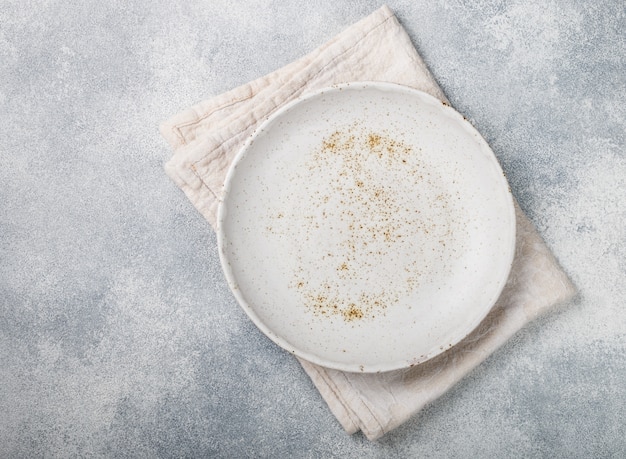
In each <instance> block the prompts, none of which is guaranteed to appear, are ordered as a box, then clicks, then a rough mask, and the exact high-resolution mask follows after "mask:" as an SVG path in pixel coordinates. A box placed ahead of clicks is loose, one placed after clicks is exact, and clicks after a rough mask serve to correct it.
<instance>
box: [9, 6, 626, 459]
mask: <svg viewBox="0 0 626 459" xmlns="http://www.w3.org/2000/svg"><path fill="white" fill-rule="evenodd" d="M178 3H179V2H170V1H162V0H160V1H154V2H147V1H146V2H134V1H130V2H129V1H117V2H107V1H94V0H90V1H84V2H73V1H69V0H59V1H40V2H37V1H20V2H17V1H6V0H1V1H0V166H1V167H0V372H1V373H0V456H2V457H37V456H43V457H73V456H92V455H93V456H108V457H130V456H134V457H172V456H176V457H182V456H185V457H192V456H195V457H200V456H203V457H212V456H222V457H252V456H267V457H289V456H292V455H293V456H295V457H329V456H341V457H393V456H398V457H416V456H423V457H511V456H524V457H568V458H569V457H624V456H625V455H626V428H625V419H626V354H625V351H626V349H625V348H626V312H625V307H626V305H625V300H626V282H625V278H626V275H625V274H626V230H625V222H626V210H625V207H626V204H625V203H626V183H625V180H626V151H625V147H626V139H625V132H626V97H625V91H626V43H625V30H626V15H625V14H626V13H625V8H626V7H625V5H624V2H623V0H604V1H593V2H579V1H576V0H555V1H550V0H548V1H533V2H529V1H522V0H518V1H489V2H488V1H460V0H457V1H455V0H439V1H426V0H421V1H417V2H412V1H398V2H392V3H390V6H391V7H392V9H394V11H395V12H396V13H397V15H398V17H399V19H400V20H401V22H402V24H403V25H404V26H405V27H406V29H407V30H408V32H409V34H410V35H411V38H412V39H413V41H414V43H415V45H416V46H417V48H418V50H419V51H420V52H421V54H422V56H423V57H424V59H425V61H426V63H427V64H428V66H429V67H430V69H431V70H432V71H433V73H434V75H435V76H436V78H437V80H438V81H439V83H440V84H441V85H442V87H443V89H444V91H445V92H446V94H447V95H448V96H449V98H450V99H451V101H452V102H453V104H454V106H455V107H456V108H457V109H458V110H459V111H461V112H462V113H463V114H464V115H465V116H467V117H468V118H469V119H470V120H471V121H472V122H473V123H474V124H475V126H476V127H477V128H478V129H479V130H480V131H481V132H482V134H483V135H484V136H485V137H486V138H487V140H488V141H490V143H491V145H492V147H493V149H494V151H495V152H496V154H497V156H498V157H499V158H500V160H501V162H502V165H503V167H504V169H505V170H506V173H507V175H508V177H509V179H510V181H511V187H512V189H513V192H514V194H515V195H516V196H517V197H518V198H519V200H520V203H521V205H522V207H523V208H524V210H525V211H526V212H527V213H528V215H529V216H530V218H531V219H532V220H533V222H534V223H535V224H536V225H537V227H538V229H539V231H540V232H541V234H542V235H543V236H544V237H545V239H546V240H547V242H548V244H549V245H550V246H551V247H552V249H553V250H554V252H555V254H556V256H557V258H558V259H559V260H560V262H561V263H562V265H563V267H564V268H565V270H566V271H567V272H568V273H569V274H570V276H571V277H572V279H573V280H574V282H575V283H576V285H577V286H578V287H579V289H580V292H581V293H580V297H579V298H578V299H577V300H575V301H574V302H573V303H571V304H569V305H567V307H564V308H561V309H560V310H558V311H556V312H554V313H552V314H550V315H548V316H547V317H544V318H542V319H540V320H538V321H537V322H535V323H533V324H532V325H531V326H529V327H527V328H525V329H524V330H522V331H521V332H520V333H518V334H517V335H516V336H515V338H514V339H513V340H511V341H510V342H509V343H508V344H507V345H506V346H504V348H502V349H501V350H499V351H498V352H497V353H496V354H494V355H493V356H492V357H491V358H490V359H489V360H488V361H486V362H485V363H484V364H483V365H482V366H481V367H479V368H478V369H477V370H476V371H474V372H473V373H472V374H471V375H470V376H469V377H468V378H466V379H465V380H464V381H463V382H462V383H460V384H459V385H457V386H456V387H455V388H454V389H453V390H452V391H451V392H450V393H448V394H447V395H445V396H444V397H443V398H441V399H440V400H438V401H436V402H435V403H433V404H432V405H431V406H429V407H428V408H427V409H425V410H424V411H423V412H421V413H420V414H418V415H417V416H416V417H415V418H414V419H413V420H412V421H410V422H408V423H407V424H406V425H404V426H402V427H401V428H399V429H398V430H396V431H394V432H392V433H391V434H389V435H387V436H386V437H384V438H383V439H382V440H380V441H379V442H376V443H371V442H368V441H367V440H366V439H365V438H364V437H363V436H362V435H360V434H358V435H355V436H348V435H346V434H345V433H344V432H343V431H342V430H341V428H340V426H339V425H338V423H337V422H336V420H335V419H334V418H333V416H332V415H331V414H330V412H329V410H328V408H327V407H326V405H325V403H324V401H323V400H322V399H321V398H320V396H319V394H318V393H317V392H316V390H315V389H314V387H313V386H312V384H311V382H310V381H309V379H308V377H307V376H306V375H305V374H304V373H303V371H302V369H301V368H300V367H299V365H298V364H297V363H296V361H295V360H294V359H293V358H291V357H290V356H288V355H286V354H285V353H284V352H283V351H281V350H280V349H278V348H277V347H276V346H275V345H273V344H272V343H271V342H269V340H268V339H266V338H265V337H264V336H263V335H262V334H261V333H260V332H259V331H257V329H256V328H255V327H254V326H253V325H252V324H251V323H250V322H249V321H248V320H247V318H246V317H245V316H244V313H243V312H242V311H241V309H240V308H239V307H238V305H237V304H236V302H235V300H234V299H233V297H232V296H231V294H230V292H229V290H228V288H227V285H226V283H225V281H224V278H223V277H222V274H221V270H220V267H219V261H218V256H217V252H216V242H215V237H214V235H213V233H212V232H211V230H210V228H209V225H208V224H207V223H206V222H205V221H204V220H203V219H202V217H201V216H200V215H199V214H198V212H197V211H196V210H195V209H194V208H193V207H192V205H191V204H190V203H189V202H188V200H187V199H186V197H185V196H184V195H183V193H182V192H181V191H180V190H179V189H178V188H177V187H176V186H175V185H174V184H173V183H172V182H171V181H170V180H169V179H168V178H167V177H166V175H165V173H164V172H163V163H164V162H165V161H166V160H167V159H168V157H169V154H170V152H169V148H168V147H167V146H166V144H165V142H164V141H163V140H162V139H161V138H160V136H159V134H158V130H157V127H158V124H159V122H161V121H162V120H164V119H166V118H168V117H169V116H170V115H172V114H174V113H176V112H178V111H179V110H181V109H183V108H185V107H187V106H188V105H190V104H192V103H195V102H198V101H199V100H202V99H204V98H207V97H209V96H211V95H214V94H218V93H220V92H222V91H225V90H227V89H230V88H232V87H234V86H236V85H239V84H241V83H244V82H246V81H248V80H250V79H253V78H256V77H259V76H261V75H263V74H265V73H267V72H270V71H272V70H274V69H276V68H278V67H280V66H282V65H284V64H286V63H288V62H290V61H291V60H293V59H295V58H297V57H299V56H301V55H303V54H304V53H306V52H308V51H310V50H312V49H313V48H315V47H316V46H318V45H320V44H322V43H324V42H325V41H326V40H328V39H330V38H331V37H332V36H334V35H335V34H336V33H338V32H339V31H341V30H342V29H344V28H345V27H346V26H348V25H350V24H351V23H353V22H355V21H357V20H358V19H360V18H361V17H363V16H365V15H366V14H369V13H370V12H372V11H373V10H374V9H376V8H378V7H379V6H380V4H379V3H377V2H373V1H368V2H356V1H349V2H342V1H337V0H327V1H323V0H315V1H307V2H289V3H288V2H277V1H246V2H243V1H240V2H230V1H214V2H209V1H197V0H192V1H187V2H180V4H178Z"/></svg>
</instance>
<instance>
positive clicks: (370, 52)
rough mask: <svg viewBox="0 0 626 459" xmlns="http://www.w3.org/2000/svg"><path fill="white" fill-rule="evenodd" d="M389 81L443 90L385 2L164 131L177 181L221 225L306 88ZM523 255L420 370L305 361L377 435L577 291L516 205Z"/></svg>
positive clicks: (354, 427) (352, 420)
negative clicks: (236, 165)
mask: <svg viewBox="0 0 626 459" xmlns="http://www.w3.org/2000/svg"><path fill="white" fill-rule="evenodd" d="M365 80H369V81H386V82H392V83H399V84H404V85H407V86H412V87H414V88H417V89H420V90H422V91H425V92H427V93H429V94H431V95H433V96H435V97H438V98H439V99H441V100H445V96H444V94H443V93H442V92H441V89H440V88H439V87H438V86H437V83H436V82H435V81H434V79H433V77H432V76H431V74H430V73H429V71H428V69H427V68H426V66H425V65H424V63H423V61H422V59H421V58H420V56H419V55H418V54H417V52H416V50H415V48H414V47H413V45H412V44H411V41H410V39H409V37H408V35H407V34H406V32H405V30H404V29H403V28H402V26H401V25H400V24H399V23H398V21H397V20H396V18H395V16H394V15H393V13H392V12H391V11H390V10H389V8H387V7H386V6H384V7H382V8H381V9H379V10H377V11H376V12H374V13H373V14H371V15H370V16H368V17H366V18H365V19H363V20H361V21H360V22H358V23H356V24H354V25H353V26H351V27H349V28H348V29H347V30H345V31H343V32H342V33H340V34H339V35H337V36H336V37H335V38H333V39H332V40H330V41H329V42H328V43H326V44H324V45H322V46H321V47H319V48H317V49H316V50H314V51H313V52H312V53H310V54H309V55H307V56H305V57H303V58H301V59H299V60H297V61H295V62H293V63H291V64H289V65H287V66H285V67H283V68H281V69H279V70H277V71H275V72H273V73H271V74H269V75H267V76H265V77H262V78H259V79H258V80H255V81H252V82H250V83H248V84H245V85H243V86H240V87H238V88H236V89H233V90H231V91H229V92H226V93H224V94H221V95H219V96H216V97H214V98H212V99H209V100H207V101H204V102H201V103H199V104H198V105H195V106H194V107H191V108H189V109H188V110H185V111H183V112H182V113H179V114H178V115H176V116H174V117H173V118H171V119H170V120H169V121H167V122H165V123H164V124H163V125H162V126H161V133H162V135H163V136H164V137H165V139H167V141H168V142H169V143H170V145H171V146H172V148H173V149H174V156H173V158H172V159H171V160H170V161H169V162H168V163H167V164H166V167H165V168H166V171H167V173H168V175H169V176H170V177H171V178H172V179H173V180H174V181H175V182H176V184H177V185H178V186H179V187H180V188H181V189H182V190H183V191H184V192H185V193H186V195H187V197H188V198H189V199H190V200H191V202H192V203H193V204H194V206H195V207H196V208H197V209H198V210H199V211H200V212H201V213H202V215H203V216H204V217H205V218H206V219H207V220H208V221H209V223H210V224H211V225H212V226H213V227H215V224H216V211H217V206H218V202H219V199H220V196H221V194H222V187H223V182H224V178H225V175H226V172H227V170H228V167H229V165H230V163H231V161H232V160H233V157H234V155H235V154H236V153H237V152H238V151H239V149H240V148H241V147H242V145H243V143H244V142H245V140H246V138H247V137H248V136H250V135H251V134H252V133H253V132H254V130H255V128H256V127H257V126H258V124H259V123H261V122H262V121H264V120H265V119H266V118H267V117H268V116H269V115H270V114H272V113H273V112H274V111H275V110H276V109H277V108H278V107H280V106H282V105H284V104H286V103H287V102H289V101H291V100H293V99H294V98H297V97H298V96H300V95H301V94H303V93H306V92H307V91H311V90H315V89H317V88H321V87H325V86H330V85H332V84H335V83H342V82H348V81H365ZM516 212H517V249H516V256H515V261H514V263H513V267H512V271H511V275H510V278H509V280H508V283H507V285H506V287H505V289H504V291H503V293H502V295H501V297H500V299H499V300H498V302H497V304H496V305H495V306H494V308H493V310H492V311H491V312H490V313H489V315H488V316H487V318H486V319H485V320H484V321H483V322H482V324H481V325H480V326H479V327H478V328H477V329H476V330H475V331H474V332H473V333H472V334H471V335H470V336H468V337H467V338H466V339H465V340H463V341H462V342H461V343H459V344H458V345H456V346H455V347H453V348H452V349H450V350H449V351H447V352H445V353H443V354H441V355H439V356H438V357H436V358H434V359H432V360H430V361H428V362H426V363H424V364H421V365H418V366H415V367H413V368H409V369H406V370H399V371H393V372H388V373H379V374H357V373H345V372H341V371H336V370H330V369H327V368H323V367H320V366H317V365H313V364H311V363H309V362H306V361H303V360H301V361H300V363H301V364H302V366H303V367H304V369H305V371H306V372H307V373H308V374H309V376H310V377H311V379H312V380H313V383H314V384H315V386H316V387H317V388H318V389H319V391H320V393H321V394H322V396H323V397H324V399H325V400H326V402H327V403H328V406H329V407H330V409H331V410H332V412H333V413H334V414H335V416H336V417H337V419H338V420H339V422H340V423H341V425H342V426H343V427H344V429H345V430H346V431H348V432H349V433H354V432H357V431H358V430H361V431H363V433H364V434H365V435H366V436H367V438H369V439H376V438H379V437H380V436H382V435H383V434H384V433H386V432H389V431H390V430H392V429H393V428H395V427H397V426H398V425H400V424H401V423H403V422H404V421H406V420H407V419H408V418H409V417H411V416H412V415H413V414H415V413H417V412H418V411H419V410H421V409H422V408H423V407H424V406H425V405H426V404H427V403H429V402H431V401H433V400H435V399H436V398H437V397H439V396H440V395H442V394H443V393H444V392H446V391H447V390H448V389H449V388H450V387H452V386H453V385H454V384H455V383H457V382H458V381H459V380H460V379H461V378H463V377H464V376H465V375H466V374H468V373H469V372H470V371H471V370H472V369H473V368H475V367H476V366H477V365H478V364H480V363H481V362H482V361H483V360H485V359H486V358H487V357H488V356H489V355H490V354H491V353H492V352H494V351H495V350H496V349H497V348H498V347H499V346H501V345H502V344H503V343H505V342H506V341H507V340H508V339H509V338H510V337H511V336H512V335H513V334H514V333H515V332H516V331H518V330H519V329H520V328H521V327H523V326H524V325H525V324H526V323H528V322H529V321H531V320H532V319H533V318H535V317H536V316H537V315H539V314H540V313H542V312H544V311H545V310H547V309H548V308H550V307H551V306H553V305H555V304H557V303H560V302H563V301H566V300H568V299H570V298H571V297H572V296H573V295H574V293H575V289H574V287H573V286H572V284H571V283H570V281H569V280H568V278H567V276H566V275H565V274H564V273H563V272H562V270H561V269H560V268H559V266H558V264H557V262H556V261H555V259H554V257H553V256H552V254H551V253H550V251H549V249H548V248H547V247H546V245H545V244H544V242H543V241H542V240H541V238H540V237H539V235H538V234H537V232H536V230H535V229H534V227H533V226H532V224H531V223H530V222H529V220H528V219H527V218H526V216H525V215H524V214H523V212H522V211H521V210H520V209H519V207H517V206H516Z"/></svg>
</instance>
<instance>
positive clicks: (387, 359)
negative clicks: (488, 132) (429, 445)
mask: <svg viewBox="0 0 626 459" xmlns="http://www.w3.org/2000/svg"><path fill="white" fill-rule="evenodd" d="M218 244H219V246H220V257H221V261H222V267H223V269H224V272H225V275H226V278H227V280H228V283H229V286H230V287H231V289H232V291H233V293H234V295H235V296H236V298H237V300H238V301H239V303H240V304H241V305H242V307H243V309H244V310H245V311H246V313H247V314H248V315H249V316H250V318H251V319H252V320H253V321H254V322H255V324H256V325H257V326H258V327H259V328H260V329H261V330H262V331H263V332H264V333H265V334H267V335H268V336H269V337H270V338H271V339H272V340H274V341H275V342H276V343H277V344H279V345H280V346H282V347H283V348H285V349H287V350H288V351H290V352H293V353H295V354H297V355H298V356H300V357H302V358H304V359H306V360H309V361H311V362H314V363H317V364H320V365H323V366H326V367H329V368H336V369H341V370H344V371H361V372H379V371H388V370H394V369H398V368H403V367H407V366H411V365H415V364H417V363H420V362H423V361H425V360H428V359H429V358H432V357H434V356H435V355H437V354H439V353H441V352H443V351H444V350H446V349H449V348H450V347H452V346H453V345H454V344H456V343H457V342H458V341H460V340H461V339H462V338H464V337H465V336H466V335H467V334H468V333H469V332H471V330H473V329H474V328H475V327H476V326H477V325H478V323H479V322H480V321H481V320H482V319H483V318H484V316H485V315H486V314H487V313H488V311H489V310H490V308H491V306H492V305H493V304H494V303H495V301H496V299H497V298H498V295H499V293H500V291H501V290H502V288H503V286H504V283H505V282H506V279H507V276H508V272H509V269H510V266H511V261H512V258H513V252H514V245H515V215H514V209H513V203H512V198H511V195H510V191H509V188H508V184H507V181H506V178H505V177H504V175H503V173H502V170H501V168H500V166H499V164H498V162H497V160H496V158H495V156H494V155H493V153H492V152H491V150H490V148H489V147H488V145H487V144H486V142H485V141H484V140H483V139H482V137H481V136H480V135H479V134H478V132H476V130H475V129H473V128H472V126H471V125H470V124H469V123H468V122H467V121H466V120H464V119H463V117H462V116H461V115H459V114H458V113H457V112H456V111H455V110H453V109H452V108H450V107H448V106H446V105H445V104H442V102H441V101H439V100H438V99H435V98H433V97H432V96H429V95H427V94H425V93H422V92H420V91H416V90H414V89H410V88H407V87H404V86H399V85H393V84H386V83H350V84H346V85H341V86H336V87H333V88H328V89H324V90H322V91H319V92H316V93H314V94H309V95H308V96H305V97H303V98H302V99H299V100H296V101H295V102H294V103H292V104H289V105H288V106H286V107H284V108H283V109H281V110H280V111H278V112H277V113H275V114H274V115H273V116H272V117H271V118H270V119H269V120H267V121H266V122H265V123H264V124H263V125H262V126H261V127H260V128H259V130H258V131H257V132H256V133H255V134H254V136H253V137H252V138H251V139H250V140H249V141H248V142H247V144H246V146H245V147H244V148H243V150H242V151H241V152H240V154H239V155H238V157H237V158H236V160H235V162H234V163H233V165H232V167H231V169H230V171H229V174H228V176H227V179H226V184H225V193H224V196H223V200H222V202H221V204H220V209H219V214H218Z"/></svg>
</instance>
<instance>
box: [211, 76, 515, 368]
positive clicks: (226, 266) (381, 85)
mask: <svg viewBox="0 0 626 459" xmlns="http://www.w3.org/2000/svg"><path fill="white" fill-rule="evenodd" d="M367 88H375V89H378V90H383V91H392V92H398V91H399V92H403V93H411V94H412V95H416V96H418V97H422V98H425V99H427V100H430V101H431V102H435V103H438V104H439V105H440V106H441V109H442V110H443V111H444V112H445V111H447V112H448V115H449V116H452V117H453V118H456V119H457V120H458V121H459V122H460V123H461V124H462V125H464V127H465V128H466V129H469V130H470V132H472V133H473V134H475V135H476V136H477V141H478V142H479V143H482V144H483V147H484V148H486V150H485V153H487V154H488V156H489V160H490V162H492V163H493V165H495V166H496V167H497V169H498V170H499V171H501V172H502V175H503V176H504V181H505V184H506V185H507V186H506V187H504V189H503V192H504V195H506V196H507V201H508V205H507V207H508V210H509V215H508V216H509V222H510V228H509V230H510V231H509V234H510V240H509V241H508V242H509V243H508V244H507V246H508V247H509V254H508V255H509V256H508V260H507V263H506V269H505V270H503V273H502V277H501V278H500V279H499V282H498V284H497V288H495V289H494V292H495V293H494V298H492V299H491V301H489V306H488V307H485V309H484V311H483V312H482V313H481V314H479V315H478V318H477V319H475V320H473V321H472V322H471V323H470V324H469V325H468V326H467V327H465V328H464V329H463V333H458V335H460V336H459V337H458V338H456V339H454V340H450V341H452V343H451V344H449V345H447V346H444V347H442V346H440V345H437V346H435V347H434V348H433V349H432V350H431V351H430V352H428V353H426V354H420V355H419V356H416V357H415V358H413V359H410V360H409V359H400V360H397V361H394V362H386V363H384V364H376V365H371V364H370V365H365V364H360V363H358V362H357V363H351V364H346V363H341V362H336V361H332V360H327V359H325V358H322V357H320V356H318V355H315V354H312V353H310V352H305V351H302V350H299V349H297V347H296V346H293V345H291V344H290V343H289V342H288V341H286V340H285V339H283V338H282V337H281V336H280V335H279V334H277V333H276V332H274V331H273V330H272V329H271V328H270V327H268V326H267V325H266V324H265V323H264V322H263V320H261V318H260V317H259V316H258V315H257V314H256V312H255V310H254V309H253V308H252V307H251V306H250V305H249V304H248V302H247V301H246V300H245V298H244V297H243V294H242V291H241V289H240V288H239V285H238V283H237V281H236V278H235V275H234V273H233V272H232V269H231V268H230V263H229V261H228V256H227V255H226V250H225V244H226V242H227V240H228V238H227V235H226V234H225V231H224V230H223V222H224V220H225V217H226V213H227V211H226V205H225V204H226V201H227V197H228V195H229V193H230V188H231V183H232V180H233V177H234V176H235V173H236V170H237V165H238V164H239V163H240V162H241V161H242V160H243V158H244V157H245V156H246V153H247V152H248V151H249V149H250V147H251V146H252V144H253V143H254V141H255V140H256V138H257V137H258V136H259V135H261V133H263V132H264V131H265V130H266V129H267V127H268V126H270V125H271V124H272V123H274V121H275V120H276V119H278V118H280V117H282V116H283V115H284V114H286V113H287V112H289V111H290V110H291V109H292V108H293V107H295V106H297V105H299V104H301V103H303V102H305V101H308V100H310V99H314V98H316V97H320V96H322V95H324V94H327V93H332V92H338V91H343V90H344V89H359V90H363V89H367ZM216 221H217V224H216V238H217V246H218V254H219V258H220V264H221V268H222V272H223V273H224V276H225V278H226V281H227V284H228V287H229V289H230V291H231V293H232V294H233V295H234V297H235V299H236V300H237V303H238V304H239V306H240V307H241V308H242V309H243V310H244V312H245V313H246V315H247V316H248V318H249V319H250V320H252V322H253V323H254V324H255V325H256V327H257V328H258V329H259V330H261V332H263V334H265V335H266V336H267V337H268V338H269V339H271V340H272V341H273V342H274V343H275V344H277V345H278V346H280V347H281V348H283V349H285V350H286V351H288V352H290V353H291V354H294V355H296V356H297V357H299V358H301V359H304V360H306V361H308V362H310V363H313V364H316V365H319V366H322V367H324V368H330V369H335V370H340V371H346V372H351V373H381V372H388V371H394V370H400V369H403V368H408V367H413V366H415V365H418V364H421V363H424V362H426V361H428V360H431V359H432V358H434V357H436V356H438V355H440V354H442V353H444V352H446V351H448V350H449V349H453V348H454V347H455V346H456V345H458V344H459V343H460V342H462V341H463V340H464V339H465V338H466V337H467V336H469V335H470V334H471V333H472V332H473V331H474V330H475V329H476V328H477V327H478V326H479V325H480V323H481V322H482V321H483V320H484V319H485V317H487V315H489V313H490V312H491V310H492V309H493V306H494V305H495V304H496V302H497V301H498V299H499V298H500V296H501V295H502V291H503V290H504V287H505V286H506V283H507V281H508V278H509V276H510V272H511V268H512V265H513V261H514V259H515V248H516V229H517V223H516V211H515V203H514V199H513V195H512V192H511V189H510V186H509V184H508V180H507V178H506V174H505V173H504V171H503V169H502V166H501V164H500V162H499V161H498V158H497V157H496V155H495V153H494V152H493V150H492V149H491V146H490V145H489V143H488V142H487V141H486V140H485V139H484V137H483V136H482V135H481V134H480V132H478V130H477V129H476V128H475V127H474V126H473V125H472V124H471V123H470V122H469V121H468V120H467V118H465V117H464V116H463V115H461V114H460V113H459V112H458V111H457V110H455V109H454V108H453V107H451V106H450V105H449V104H448V103H447V102H446V101H443V100H441V99H439V98H437V97H434V96H432V95H430V94H428V93H426V92H424V91H421V90H419V89H415V88H413V87H410V86H406V85H402V84H397V83H388V82H377V81H356V82H346V83H340V84H334V85H331V86H327V87H323V88H319V89H316V90H312V91H309V92H305V93H303V94H301V95H300V96H298V97H296V98H294V99H293V100H291V101H289V102H287V103H286V104H284V105H282V106H280V107H278V108H277V109H276V110H275V111H274V112H272V113H271V114H269V115H268V116H266V117H265V119H264V120H263V121H262V122H261V123H260V124H259V125H258V126H257V128H256V129H255V130H254V132H253V133H252V134H251V135H249V136H248V138H247V139H246V141H245V143H244V144H243V146H242V147H241V148H240V149H239V151H238V152H237V153H236V154H235V156H234V158H233V160H232V162H231V164H230V165H229V167H228V171H227V173H226V176H225V179H224V186H223V189H222V193H221V195H220V196H219V197H218V209H217V220H216ZM455 336H456V335H455Z"/></svg>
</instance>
